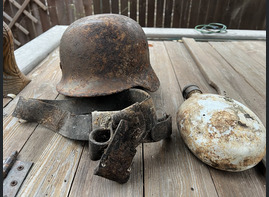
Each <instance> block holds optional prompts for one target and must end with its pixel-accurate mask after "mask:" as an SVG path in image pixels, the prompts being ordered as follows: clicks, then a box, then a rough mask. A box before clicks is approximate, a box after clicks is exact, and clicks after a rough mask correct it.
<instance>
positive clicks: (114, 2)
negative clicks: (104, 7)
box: [111, 0, 120, 14]
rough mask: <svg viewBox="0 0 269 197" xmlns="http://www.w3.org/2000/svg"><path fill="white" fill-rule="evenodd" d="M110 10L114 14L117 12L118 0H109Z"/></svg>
mask: <svg viewBox="0 0 269 197" xmlns="http://www.w3.org/2000/svg"><path fill="white" fill-rule="evenodd" d="M111 4H112V5H111V9H112V10H111V12H112V13H114V14H119V13H120V12H119V0H113V1H111Z"/></svg>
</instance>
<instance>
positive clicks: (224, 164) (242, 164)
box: [177, 86, 266, 172]
mask: <svg viewBox="0 0 269 197" xmlns="http://www.w3.org/2000/svg"><path fill="white" fill-rule="evenodd" d="M197 88H198V87H197V86H195V87H191V86H189V87H187V88H185V89H184V92H183V96H184V98H185V99H186V98H187V100H186V101H185V102H184V103H183V104H182V105H181V106H180V108H179V110H178V112H177V126H178V129H179V131H180V133H181V136H182V138H183V140H184V142H185V144H186V145H187V146H188V148H189V149H190V150H191V151H192V152H193V153H194V155H195V156H197V157H198V158H199V159H200V160H202V161H203V162H205V163H206V164H208V165H210V166H212V167H214V168H217V169H221V170H226V171H234V172H235V171H243V170H247V169H249V168H252V167H253V166H255V165H256V164H258V163H259V162H260V161H261V160H262V158H263V157H264V155H265V151H266V129H265V127H264V126H263V124H262V122H261V121H260V119H259V118H258V117H257V116H256V115H255V114H254V113H253V112H252V111H251V110H250V109H249V108H247V107H246V106H244V105H243V104H242V103H239V102H238V101H235V100H234V99H231V98H228V97H226V96H221V95H215V94H202V92H201V90H199V89H198V90H197Z"/></svg>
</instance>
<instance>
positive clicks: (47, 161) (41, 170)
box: [18, 134, 83, 196]
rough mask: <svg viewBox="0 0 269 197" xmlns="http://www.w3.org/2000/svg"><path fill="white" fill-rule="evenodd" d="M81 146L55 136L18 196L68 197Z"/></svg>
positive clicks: (79, 143) (78, 143)
mask: <svg viewBox="0 0 269 197" xmlns="http://www.w3.org/2000/svg"><path fill="white" fill-rule="evenodd" d="M82 148H83V146H82V145H81V142H75V141H72V140H69V139H67V138H64V137H62V136H60V135H58V134H55V135H54V136H53V138H52V139H51V141H50V143H49V144H48V145H47V147H46V149H45V150H44V151H43V153H42V155H41V156H40V157H39V158H38V160H37V162H35V164H34V166H33V168H32V169H31V171H30V173H29V174H28V176H27V178H26V180H25V181H24V183H23V185H22V188H21V189H20V191H19V194H18V196H43V195H44V196H68V194H69V191H70V187H71V185H72V182H73V177H74V174H75V173H76V170H77V165H78V163H79V161H80V160H79V159H80V156H81V152H82Z"/></svg>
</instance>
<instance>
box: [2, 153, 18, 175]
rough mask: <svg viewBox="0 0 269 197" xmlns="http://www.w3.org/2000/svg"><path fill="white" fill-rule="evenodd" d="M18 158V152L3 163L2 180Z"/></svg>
mask: <svg viewBox="0 0 269 197" xmlns="http://www.w3.org/2000/svg"><path fill="white" fill-rule="evenodd" d="M17 156H18V151H15V152H13V153H12V154H11V155H10V156H9V157H8V158H7V159H5V160H4V161H3V179H4V178H6V176H7V174H8V172H9V171H10V169H11V168H12V166H13V164H14V163H15V161H16V158H17Z"/></svg>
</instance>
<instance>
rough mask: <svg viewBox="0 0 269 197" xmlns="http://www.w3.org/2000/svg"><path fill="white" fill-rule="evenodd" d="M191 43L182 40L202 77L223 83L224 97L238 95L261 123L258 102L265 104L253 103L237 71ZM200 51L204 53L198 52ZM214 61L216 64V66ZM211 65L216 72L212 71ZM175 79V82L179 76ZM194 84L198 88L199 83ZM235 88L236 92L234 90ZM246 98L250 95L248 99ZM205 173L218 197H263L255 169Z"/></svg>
mask: <svg viewBox="0 0 269 197" xmlns="http://www.w3.org/2000/svg"><path fill="white" fill-rule="evenodd" d="M191 40H192V39H184V43H185V44H187V47H188V49H189V50H190V53H191V54H192V56H193V55H195V56H193V58H194V59H196V63H197V66H198V67H199V68H200V69H204V70H205V73H206V76H205V77H210V78H211V79H212V78H213V76H215V78H214V83H215V84H216V85H217V86H219V84H223V88H227V87H225V86H226V85H227V86H230V87H232V88H234V89H232V88H231V89H230V91H229V92H226V93H225V94H227V95H228V96H229V97H231V98H235V97H238V95H240V96H242V98H241V99H240V100H238V101H240V102H242V103H244V104H246V105H249V107H250V108H251V109H252V110H253V111H254V112H255V111H256V112H257V111H259V112H261V113H263V114H260V115H261V116H262V119H263V121H265V119H264V118H265V110H264V109H265V106H263V109H262V107H260V105H262V103H264V104H265V102H264V100H263V101H262V100H259V101H257V100H255V98H254V97H255V93H253V92H255V90H254V89H253V88H252V87H251V86H248V84H247V83H246V82H244V80H243V79H242V78H241V77H240V76H239V75H238V74H237V72H235V71H234V70H233V69H231V67H230V66H229V64H228V63H227V62H226V61H225V60H224V59H223V58H222V57H221V56H220V55H219V54H218V53H217V52H216V51H215V50H214V49H213V48H212V47H210V45H209V44H208V43H202V42H201V43H196V42H189V41H191ZM201 50H202V51H203V52H204V53H202V51H201ZM203 56H205V59H204V60H203V59H202V58H203ZM221 59H222V60H221ZM197 60H199V61H197ZM216 62H220V63H219V64H216ZM211 64H213V65H211ZM213 66H214V67H215V68H216V69H214V68H213ZM217 69H219V70H221V71H222V73H223V75H225V78H222V77H220V75H219V74H218V72H217ZM177 77H178V79H179V76H177ZM242 81H243V82H242ZM246 84H247V85H246ZM196 85H198V86H199V85H200V84H199V81H198V84H196ZM236 86H237V87H238V89H236V88H235V87H236ZM250 95H254V96H253V97H252V98H249V97H250ZM256 97H257V96H256ZM243 98H246V99H243ZM251 99H253V100H251ZM256 99H257V98H256ZM257 103H258V104H257ZM258 108H260V109H258ZM261 110H262V111H261ZM261 116H260V118H261ZM209 170H210V174H211V176H212V178H213V180H214V184H215V186H216V189H217V192H218V196H238V195H240V196H252V195H255V193H258V194H259V195H258V196H264V194H265V187H264V188H263V185H265V178H264V177H263V176H262V175H261V174H259V173H260V172H259V171H258V170H257V169H255V168H252V169H250V170H247V171H245V172H238V173H232V172H225V171H220V170H215V169H214V168H211V167H209ZM251 177H253V178H251Z"/></svg>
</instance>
